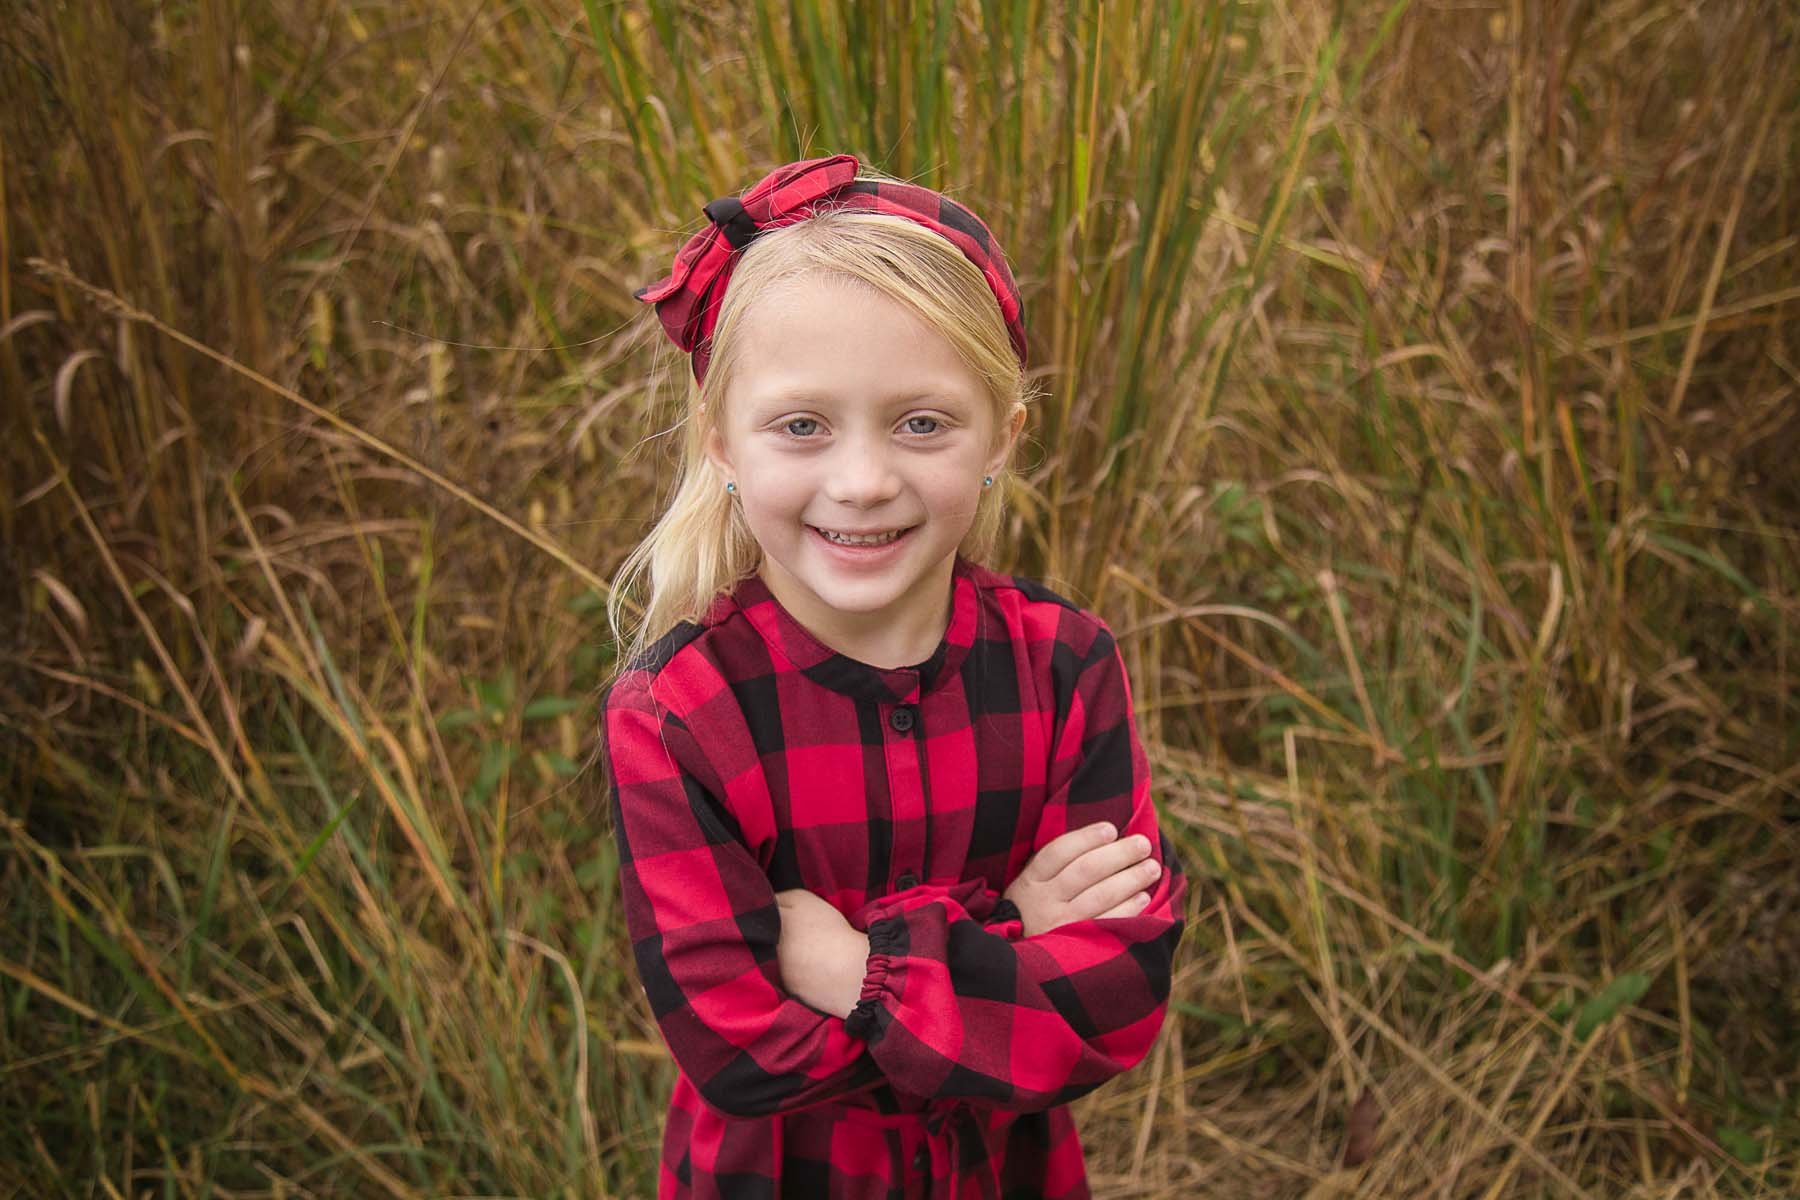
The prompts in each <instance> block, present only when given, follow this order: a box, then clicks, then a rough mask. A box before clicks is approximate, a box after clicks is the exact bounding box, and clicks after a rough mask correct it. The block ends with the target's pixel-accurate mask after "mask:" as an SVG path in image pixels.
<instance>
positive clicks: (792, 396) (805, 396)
mask: <svg viewBox="0 0 1800 1200" xmlns="http://www.w3.org/2000/svg"><path fill="white" fill-rule="evenodd" d="M837 399H838V397H837V396H836V395H834V394H832V393H831V392H826V391H820V390H819V389H817V388H799V387H796V388H781V389H779V390H777V391H773V392H768V393H765V394H763V395H760V396H753V397H751V400H750V402H751V403H752V404H754V405H756V406H758V407H763V406H769V407H774V406H777V405H784V404H818V403H827V404H829V403H831V402H832V401H834V400H837ZM922 400H923V401H936V402H938V403H942V404H961V403H972V402H973V399H972V398H971V397H968V396H964V395H962V394H960V393H958V392H956V391H954V390H952V389H950V388H939V387H924V388H914V389H912V390H910V391H904V392H894V393H891V394H890V395H888V396H885V397H883V398H881V399H879V400H877V401H876V404H877V406H878V407H889V408H899V407H902V406H904V405H908V404H917V403H919V402H920V401H922Z"/></svg>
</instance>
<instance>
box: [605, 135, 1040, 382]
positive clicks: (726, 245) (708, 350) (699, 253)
mask: <svg viewBox="0 0 1800 1200" xmlns="http://www.w3.org/2000/svg"><path fill="white" fill-rule="evenodd" d="M859 166H860V164H859V163H858V161H857V159H856V156H855V155H853V154H834V155H831V156H830V157H828V158H808V159H803V160H801V161H799V162H792V163H788V164H787V165H786V166H783V167H778V168H776V169H775V170H774V171H772V172H770V173H769V174H768V175H765V176H764V177H763V178H762V180H761V181H760V182H758V183H757V184H756V185H755V186H754V187H752V188H751V189H750V190H749V191H748V192H745V193H744V194H743V195H742V196H727V197H724V198H722V199H719V200H714V201H713V202H712V203H710V204H708V205H706V206H705V208H704V209H703V210H702V211H704V212H705V214H706V217H707V221H708V224H707V225H706V227H705V228H704V229H702V230H700V232H698V233H696V234H694V235H693V236H692V237H690V238H689V239H688V240H687V241H686V242H685V243H684V244H683V245H682V247H681V249H680V250H678V251H676V254H675V265H674V269H673V271H672V272H671V273H670V274H669V276H668V277H667V278H666V279H661V280H658V281H657V282H656V283H652V284H646V285H644V286H643V287H641V288H638V289H637V290H636V291H634V292H633V293H632V295H633V296H635V297H636V298H637V299H639V300H641V301H643V302H644V303H645V304H653V305H655V306H656V315H657V316H658V318H660V319H661V321H662V325H663V329H664V331H665V332H666V333H667V334H668V335H669V340H670V341H672V342H674V343H675V344H676V345H677V346H679V347H681V349H682V350H684V351H686V352H687V353H688V354H690V355H691V356H692V362H693V368H694V378H695V380H703V379H705V378H706V364H707V362H708V361H709V360H710V359H711V357H712V333H713V329H714V327H715V326H716V325H717V324H718V320H719V308H720V306H721V305H722V304H723V303H724V300H725V288H726V286H727V285H728V284H729V283H730V282H731V272H732V270H733V268H734V267H735V266H736V265H737V260H738V252H739V251H741V250H742V249H743V248H744V247H745V246H748V245H749V244H750V243H751V242H752V241H754V240H755V239H756V237H757V236H758V235H759V234H762V233H763V232H765V231H767V230H770V229H776V228H779V227H781V226H783V225H792V224H794V223H795V222H798V221H804V220H805V219H806V218H807V217H809V216H811V215H812V214H813V212H814V210H815V208H816V207H817V206H818V205H819V204H820V202H821V201H825V200H830V201H833V202H834V206H841V207H846V208H867V209H870V210H872V211H875V212H885V213H891V214H893V215H895V216H900V217H904V218H906V219H907V220H909V221H913V222H915V223H916V224H919V225H923V226H925V227H926V228H927V229H930V230H933V231H934V232H936V233H938V234H941V235H942V236H943V237H945V238H947V239H948V240H949V241H950V242H951V243H952V244H953V245H955V246H956V247H957V249H959V250H961V251H962V252H963V254H964V255H965V256H967V257H968V259H969V261H970V262H973V263H974V264H975V265H976V266H977V267H980V268H981V273H982V275H983V276H984V277H985V278H986V279H987V281H988V286H989V287H990V288H992V289H993V292H994V298H995V300H996V301H998V303H999V305H1000V314H1001V316H1002V317H1003V318H1004V319H1005V321H1006V328H1007V333H1008V334H1009V335H1010V337H1011V340H1012V344H1013V350H1014V352H1015V353H1017V354H1018V356H1019V361H1020V362H1021V363H1023V362H1024V361H1025V357H1026V342H1025V323H1024V310H1023V306H1022V304H1021V303H1020V299H1019V289H1018V285H1017V284H1016V283H1014V281H1013V277H1012V271H1011V270H1010V269H1009V268H1008V267H1007V264H1006V255H1005V254H1004V253H1003V252H1002V251H1001V249H1000V246H999V243H997V242H996V241H995V240H994V235H993V233H992V232H991V231H990V230H989V229H988V227H987V225H986V224H984V223H983V222H982V220H981V218H979V217H977V216H976V215H975V214H974V213H972V212H970V211H969V210H968V209H967V208H964V207H963V206H962V205H960V204H958V203H956V202H955V201H954V200H951V199H949V198H947V197H945V196H940V195H939V194H938V193H936V192H934V191H932V190H931V189H930V188H924V187H919V186H918V185H916V184H910V183H899V182H895V181H892V180H885V179H858V178H857V177H856V172H857V169H858V167H859Z"/></svg>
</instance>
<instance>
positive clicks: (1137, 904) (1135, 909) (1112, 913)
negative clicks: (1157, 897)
mask: <svg viewBox="0 0 1800 1200" xmlns="http://www.w3.org/2000/svg"><path fill="white" fill-rule="evenodd" d="M1149 907H1150V893H1149V892H1139V893H1138V894H1137V895H1135V896H1132V897H1131V898H1130V899H1128V900H1124V901H1121V902H1120V903H1118V904H1115V905H1113V906H1112V907H1111V908H1109V909H1107V910H1106V911H1105V912H1103V913H1100V914H1098V915H1096V916H1095V918H1094V919H1095V920H1096V921H1104V920H1106V918H1108V917H1135V916H1137V915H1138V914H1139V913H1141V912H1143V911H1144V910H1145V909H1146V908H1149Z"/></svg>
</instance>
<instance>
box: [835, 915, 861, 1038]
mask: <svg viewBox="0 0 1800 1200" xmlns="http://www.w3.org/2000/svg"><path fill="white" fill-rule="evenodd" d="M839 962H840V963H841V970H840V972H839V975H838V985H837V1004H836V1005H834V1006H833V1011H834V1012H836V1013H837V1015H838V1016H840V1017H848V1016H849V1015H850V1014H851V1013H852V1012H853V1011H855V1009H856V1002H857V1001H858V1000H859V999H861V998H862V987H863V980H864V979H865V978H867V977H868V974H869V935H868V934H866V933H861V932H858V931H857V930H854V929H853V930H851V931H850V936H849V937H847V938H845V939H844V949H843V952H842V956H841V957H840V959H839Z"/></svg>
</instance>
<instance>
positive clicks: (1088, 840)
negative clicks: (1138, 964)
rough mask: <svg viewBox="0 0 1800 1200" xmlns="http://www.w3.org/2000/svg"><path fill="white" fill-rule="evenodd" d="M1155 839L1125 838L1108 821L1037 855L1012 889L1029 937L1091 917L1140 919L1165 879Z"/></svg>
mask: <svg viewBox="0 0 1800 1200" xmlns="http://www.w3.org/2000/svg"><path fill="white" fill-rule="evenodd" d="M1162 874H1163V868H1162V864H1161V863H1160V862H1158V861H1156V859H1154V858H1151V857H1150V839H1148V838H1146V837H1144V836H1143V835H1142V834H1135V833H1134V834H1132V835H1131V836H1130V837H1128V838H1124V839H1120V838H1119V831H1118V830H1117V829H1116V828H1115V827H1114V826H1113V825H1112V824H1111V823H1110V822H1107V821H1098V822H1095V823H1094V824H1092V825H1086V826H1083V827H1082V828H1080V829H1072V830H1070V831H1069V832H1068V833H1065V834H1063V835H1062V836H1061V837H1059V838H1057V839H1056V840H1054V841H1052V842H1050V843H1048V844H1047V845H1045V846H1044V848H1043V849H1041V850H1039V851H1038V852H1037V853H1036V854H1035V855H1033V856H1032V859H1031V861H1030V862H1028V863H1026V864H1025V869H1024V870H1023V871H1021V872H1020V873H1019V877H1018V878H1017V879H1015V880H1013V881H1012V883H1011V884H1010V885H1009V886H1008V887H1007V889H1006V898H1007V899H1008V900H1011V901H1012V902H1013V903H1014V904H1015V905H1017V906H1018V909H1019V916H1020V918H1021V921H1020V923H1021V925H1022V926H1023V927H1024V930H1025V936H1026V937H1030V936H1032V935H1033V934H1038V933H1046V932H1048V931H1049V930H1052V929H1055V928H1056V927H1057V926H1058V925H1067V924H1068V923H1069V922H1071V921H1085V920H1087V919H1088V918H1089V917H1134V916H1136V915H1137V914H1138V913H1141V912H1143V911H1144V909H1145V908H1147V907H1148V906H1149V904H1150V893H1149V892H1148V891H1147V890H1146V889H1148V888H1150V887H1151V886H1153V885H1154V884H1155V883H1156V882H1157V881H1158V880H1159V879H1161V878H1162Z"/></svg>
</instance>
